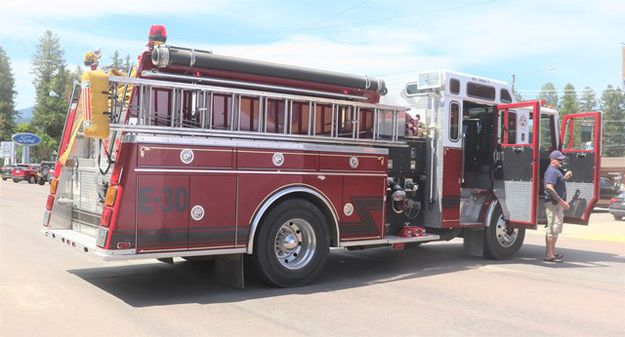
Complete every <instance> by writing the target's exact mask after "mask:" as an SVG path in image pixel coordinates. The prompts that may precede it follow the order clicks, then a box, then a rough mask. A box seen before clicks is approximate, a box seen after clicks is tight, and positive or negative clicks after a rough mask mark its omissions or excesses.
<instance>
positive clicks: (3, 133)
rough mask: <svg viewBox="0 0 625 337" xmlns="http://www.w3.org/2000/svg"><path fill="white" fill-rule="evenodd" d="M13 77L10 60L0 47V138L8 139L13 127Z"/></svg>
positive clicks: (14, 115) (15, 114)
mask: <svg viewBox="0 0 625 337" xmlns="http://www.w3.org/2000/svg"><path fill="white" fill-rule="evenodd" d="M15 94H16V91H15V79H14V78H13V73H12V71H11V61H10V60H9V57H8V56H7V55H6V52H5V51H4V49H3V48H2V47H0V140H9V139H11V135H13V132H14V129H15V119H16V117H17V116H18V112H17V111H15V103H14V101H13V99H14V98H15Z"/></svg>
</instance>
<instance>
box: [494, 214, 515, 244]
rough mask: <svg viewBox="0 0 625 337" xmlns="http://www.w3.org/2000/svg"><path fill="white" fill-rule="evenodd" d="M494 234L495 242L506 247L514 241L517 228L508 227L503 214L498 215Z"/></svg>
mask: <svg viewBox="0 0 625 337" xmlns="http://www.w3.org/2000/svg"><path fill="white" fill-rule="evenodd" d="M495 235H496V236H497V242H499V244H500V245H501V246H502V247H504V248H508V247H510V246H512V245H513V244H514V243H515V242H516V239H517V237H518V236H519V229H518V228H515V229H508V225H506V221H505V220H504V219H503V215H500V216H499V219H497V224H496V228H495Z"/></svg>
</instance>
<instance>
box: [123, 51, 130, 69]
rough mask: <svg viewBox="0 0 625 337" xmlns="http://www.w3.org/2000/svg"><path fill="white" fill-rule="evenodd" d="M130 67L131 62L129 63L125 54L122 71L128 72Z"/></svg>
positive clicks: (128, 57)
mask: <svg viewBox="0 0 625 337" xmlns="http://www.w3.org/2000/svg"><path fill="white" fill-rule="evenodd" d="M130 67H132V62H131V61H130V55H129V54H126V58H125V59H124V69H123V70H124V71H128V69H130Z"/></svg>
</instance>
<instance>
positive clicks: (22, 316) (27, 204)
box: [0, 181, 625, 337]
mask: <svg viewBox="0 0 625 337" xmlns="http://www.w3.org/2000/svg"><path fill="white" fill-rule="evenodd" d="M47 190H48V186H47V185H46V186H37V185H29V184H27V183H25V182H24V183H19V184H14V183H13V182H10V181H7V182H0V335H1V336H81V337H84V336H90V337H91V336H111V335H116V336H221V335H228V336H247V335H254V336H276V335H282V336H293V335H314V336H328V335H332V336H411V335H412V336H417V335H444V336H623V335H624V334H625V221H620V222H617V221H614V220H613V219H612V217H611V216H610V215H609V214H608V213H605V212H603V213H601V212H599V213H594V214H593V216H592V218H591V223H592V224H591V226H589V227H580V226H575V225H569V226H566V227H565V229H564V234H563V236H562V237H561V238H560V240H559V242H558V247H559V251H560V252H562V253H564V254H565V260H566V261H565V263H562V264H547V263H544V262H542V257H543V254H544V238H543V232H542V231H541V230H538V231H530V232H528V235H527V236H526V241H525V245H524V246H523V248H522V249H521V251H520V252H519V253H518V254H517V256H516V257H515V258H514V259H512V260H509V261H488V260H484V259H482V258H478V257H470V256H465V255H463V253H462V242H461V241H460V240H453V241H451V242H445V243H435V244H426V245H422V246H421V247H418V248H410V249H406V250H403V251H391V250H389V249H384V248H381V249H370V250H364V251H356V252H347V251H342V250H341V251H338V250H337V251H333V252H332V253H331V255H330V258H329V263H328V265H327V267H326V269H325V271H324V272H323V275H322V277H321V278H320V279H318V280H317V282H316V283H315V284H313V285H310V286H307V287H302V288H296V289H275V288H269V287H267V286H265V285H263V284H262V283H260V282H259V281H255V280H252V281H250V282H248V286H247V288H246V289H244V290H239V289H233V288H229V287H225V286H222V285H219V284H217V283H216V281H215V277H214V273H213V271H212V270H211V268H210V264H209V263H191V262H185V261H182V260H180V261H176V263H175V264H174V265H168V264H164V263H160V262H153V261H133V262H100V261H98V260H95V259H93V258H91V257H89V256H87V255H86V254H83V253H81V252H79V251H77V250H75V249H72V248H70V247H66V246H64V245H62V244H60V243H58V242H56V241H53V240H51V239H48V238H46V237H44V236H43V235H42V234H41V232H40V229H41V228H40V223H41V219H42V211H43V207H44V200H45V198H46V196H47Z"/></svg>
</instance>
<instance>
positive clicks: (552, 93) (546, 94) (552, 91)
mask: <svg viewBox="0 0 625 337" xmlns="http://www.w3.org/2000/svg"><path fill="white" fill-rule="evenodd" d="M538 98H539V99H544V100H545V105H546V106H548V107H552V108H555V107H557V106H558V91H557V90H556V87H555V86H554V85H553V83H551V82H547V83H545V85H543V86H542V88H540V93H538Z"/></svg>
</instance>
